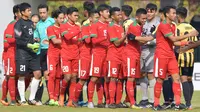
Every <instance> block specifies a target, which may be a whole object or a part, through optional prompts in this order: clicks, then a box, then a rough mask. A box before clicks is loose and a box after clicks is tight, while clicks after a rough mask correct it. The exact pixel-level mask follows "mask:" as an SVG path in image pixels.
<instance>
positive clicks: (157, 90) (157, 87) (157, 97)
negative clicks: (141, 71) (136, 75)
mask: <svg viewBox="0 0 200 112" xmlns="http://www.w3.org/2000/svg"><path fill="white" fill-rule="evenodd" d="M161 90H162V83H160V82H158V81H156V84H155V87H154V106H158V105H159V104H160V94H161Z"/></svg>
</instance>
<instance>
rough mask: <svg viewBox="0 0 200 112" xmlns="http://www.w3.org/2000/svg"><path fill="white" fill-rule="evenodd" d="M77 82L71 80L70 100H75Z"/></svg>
mask: <svg viewBox="0 0 200 112" xmlns="http://www.w3.org/2000/svg"><path fill="white" fill-rule="evenodd" d="M75 88H76V82H71V84H70V87H69V100H73V99H74V96H75Z"/></svg>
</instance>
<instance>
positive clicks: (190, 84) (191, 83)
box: [188, 81, 194, 101]
mask: <svg viewBox="0 0 200 112" xmlns="http://www.w3.org/2000/svg"><path fill="white" fill-rule="evenodd" d="M188 83H189V87H190V101H192V96H193V93H194V85H193V82H192V81H188Z"/></svg>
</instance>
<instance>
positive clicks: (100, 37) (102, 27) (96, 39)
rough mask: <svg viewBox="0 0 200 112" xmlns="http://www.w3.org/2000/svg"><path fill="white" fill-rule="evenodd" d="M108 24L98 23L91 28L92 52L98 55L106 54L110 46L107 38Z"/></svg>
mask: <svg viewBox="0 0 200 112" xmlns="http://www.w3.org/2000/svg"><path fill="white" fill-rule="evenodd" d="M107 30H108V23H105V22H102V21H98V22H96V23H94V24H92V26H91V37H92V45H93V47H92V52H93V53H96V54H101V53H104V54H106V50H107V47H108V45H109V44H110V43H109V41H108V39H107V38H108V36H107Z"/></svg>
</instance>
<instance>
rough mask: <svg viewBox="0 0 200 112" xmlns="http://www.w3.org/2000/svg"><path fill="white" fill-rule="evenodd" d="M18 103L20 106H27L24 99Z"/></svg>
mask: <svg viewBox="0 0 200 112" xmlns="http://www.w3.org/2000/svg"><path fill="white" fill-rule="evenodd" d="M20 105H21V106H27V105H29V104H28V103H27V102H26V101H22V102H20Z"/></svg>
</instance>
